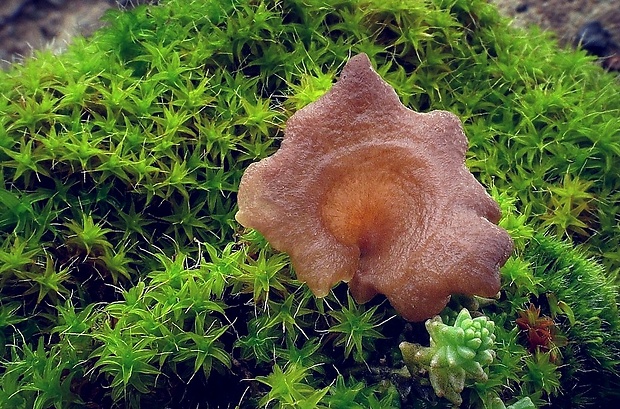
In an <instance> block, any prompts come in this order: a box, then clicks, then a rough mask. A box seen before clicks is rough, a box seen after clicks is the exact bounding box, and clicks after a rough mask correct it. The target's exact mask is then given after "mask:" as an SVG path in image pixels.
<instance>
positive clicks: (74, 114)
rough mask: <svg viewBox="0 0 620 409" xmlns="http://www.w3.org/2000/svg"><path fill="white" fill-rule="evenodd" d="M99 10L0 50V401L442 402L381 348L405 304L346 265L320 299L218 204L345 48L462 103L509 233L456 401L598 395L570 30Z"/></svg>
mask: <svg viewBox="0 0 620 409" xmlns="http://www.w3.org/2000/svg"><path fill="white" fill-rule="evenodd" d="M108 20H109V23H110V24H109V27H108V28H107V29H104V30H102V31H100V32H98V33H96V34H95V35H94V36H93V37H92V38H91V39H89V40H76V42H75V44H74V45H73V46H72V47H71V48H70V50H69V51H68V52H66V53H65V54H63V55H60V56H53V55H51V54H49V53H39V54H38V55H37V56H36V57H35V58H33V59H31V60H29V61H27V62H26V63H25V64H24V65H21V66H15V67H13V68H12V69H11V70H10V71H8V72H4V73H0V178H1V179H2V181H3V182H4V183H3V184H2V185H1V186H0V238H1V240H0V243H1V244H0V283H1V288H0V358H1V360H0V407H2V408H23V407H33V408H41V409H43V408H51V407H54V408H60V407H62V408H74V407H75V408H78V407H85V406H88V407H135V408H137V407H152V408H164V407H170V406H178V407H204V408H206V407H234V406H236V405H239V406H240V407H243V408H250V407H257V406H259V405H260V406H263V405H267V406H268V407H274V408H276V407H277V408H284V407H287V408H292V407H295V408H297V407H313V408H314V407H334V408H336V407H347V408H352V407H364V408H365V407H382V408H384V407H431V406H433V407H437V406H443V407H446V405H448V404H449V403H448V402H447V401H445V400H442V399H439V398H437V397H436V396H435V395H434V393H433V391H432V388H431V386H430V385H429V383H428V379H427V377H426V376H425V374H416V375H415V376H411V374H409V375H407V374H404V373H403V371H402V370H401V369H402V368H403V366H404V364H403V363H402V361H401V358H400V355H399V352H398V344H399V343H400V341H403V340H407V341H411V342H418V343H424V342H428V339H427V337H428V335H427V334H426V331H425V330H424V327H423V325H419V326H410V325H407V324H406V323H405V322H404V321H403V320H401V319H400V318H398V317H396V316H395V315H394V312H393V310H391V309H390V308H389V305H388V304H387V303H385V302H383V303H382V302H381V300H376V302H374V303H372V304H369V305H358V304H356V303H353V302H352V301H350V299H349V297H348V295H347V293H346V287H337V288H336V289H335V290H334V292H333V293H332V294H331V295H330V296H328V298H327V299H325V300H317V299H315V298H314V297H313V296H312V295H311V294H310V292H309V291H308V290H307V289H306V288H305V287H303V286H301V285H300V284H299V283H298V282H297V281H295V274H294V272H293V271H292V270H291V268H290V264H289V262H288V259H287V257H286V256H285V255H283V254H280V253H275V252H274V251H273V250H272V249H270V248H269V246H268V245H267V244H266V243H265V241H264V239H263V238H261V237H260V236H258V235H257V234H256V233H255V232H252V231H248V232H246V231H243V230H242V229H241V228H240V226H239V225H238V224H237V223H236V222H235V221H234V217H233V216H234V214H235V212H236V197H235V192H236V190H237V186H238V183H239V180H240V177H241V175H242V173H243V171H244V169H245V168H246V167H247V166H248V165H249V164H250V163H253V162H255V161H257V160H259V159H261V158H264V157H266V156H268V155H269V154H271V153H273V152H274V151H275V150H276V149H277V147H278V145H279V141H280V139H281V137H282V130H283V124H284V121H285V120H286V119H287V118H289V117H290V116H291V115H292V114H293V113H294V112H296V111H297V110H298V109H300V108H302V107H304V106H305V105H307V104H308V103H309V102H311V101H314V100H316V99H317V98H318V97H319V96H321V95H322V94H323V93H324V92H325V91H326V90H327V89H329V88H330V87H331V84H332V83H333V81H334V80H335V77H336V75H337V73H338V72H339V71H340V69H341V67H342V66H343V64H344V63H345V62H346V61H347V60H348V59H349V57H350V56H351V55H354V54H357V53H360V52H365V53H366V54H368V55H369V56H370V58H371V60H372V62H373V65H374V66H375V67H376V68H377V71H378V72H379V73H380V74H381V76H382V77H383V78H385V79H386V81H387V82H389V83H390V85H392V86H393V87H394V88H395V89H396V91H397V93H398V94H399V97H400V98H401V100H402V101H403V103H404V104H405V105H407V106H408V107H410V108H412V109H414V110H416V111H423V112H424V111H429V110H434V109H443V110H448V111H451V112H453V113H454V114H456V115H457V116H459V117H460V118H461V119H462V120H463V122H464V124H465V132H466V134H467V136H468V139H469V143H470V148H469V151H468V160H467V164H468V166H469V168H470V170H472V172H473V173H474V174H475V175H476V177H477V178H478V179H479V180H480V182H481V183H482V184H483V185H484V186H486V187H487V188H488V189H489V190H490V191H491V192H492V193H493V195H494V196H495V197H496V198H497V199H498V200H499V201H500V203H503V208H504V219H503V220H502V222H501V224H502V226H504V227H505V228H506V229H507V230H509V231H510V233H511V235H512V236H513V238H514V239H515V243H516V244H517V252H516V254H515V256H514V257H513V258H512V259H511V260H509V262H508V263H507V265H506V267H505V268H504V270H503V272H502V274H503V278H504V284H503V290H502V296H501V298H500V299H499V301H498V302H496V303H494V304H491V305H490V306H487V307H485V308H483V309H481V310H480V311H478V312H477V313H483V314H485V315H487V316H489V317H490V318H491V319H492V320H493V321H494V322H495V326H496V337H497V338H496V352H497V354H496V359H495V360H494V363H493V364H492V365H490V366H489V368H488V371H489V373H488V380H487V381H486V382H484V383H482V382H479V383H471V384H468V385H466V388H465V390H464V392H463V398H464V399H463V401H464V403H463V405H464V406H467V405H468V406H470V407H483V405H487V404H488V405H487V407H489V405H490V404H491V403H492V402H497V399H500V400H501V401H503V402H505V403H506V404H510V403H513V402H517V401H519V399H521V398H523V397H529V398H530V399H531V400H532V402H534V403H535V404H536V405H538V406H542V405H544V404H545V403H546V402H548V401H552V402H559V403H561V404H565V405H568V406H570V405H572V406H573V407H587V406H588V405H590V406H592V405H594V406H604V405H605V403H606V402H614V400H613V399H616V398H617V396H616V395H614V394H617V392H614V391H617V390H618V385H619V381H618V374H617V369H616V368H617V365H616V364H617V359H618V358H617V357H618V355H617V345H618V323H617V320H614V318H613V316H614V311H616V312H615V313H616V315H617V310H614V308H616V303H617V291H616V286H615V284H614V281H613V280H614V275H615V274H616V272H617V269H618V266H619V265H620V264H619V260H620V258H619V255H620V253H618V248H620V247H619V244H620V239H619V237H620V236H619V235H618V234H617V229H618V219H619V218H618V203H619V195H620V193H619V192H620V182H619V181H620V178H619V177H618V176H619V172H620V167H618V166H617V164H618V163H619V155H620V139H619V131H618V130H619V129H620V115H618V114H619V109H620V102H619V100H618V97H617V96H618V94H619V92H618V91H619V85H618V83H617V80H616V79H615V78H614V77H612V76H611V75H609V74H606V73H604V72H603V71H602V70H601V69H600V68H598V67H596V66H595V65H593V64H591V59H590V58H589V57H586V56H585V54H584V53H581V52H579V53H574V52H570V51H565V50H560V49H558V48H557V46H556V44H555V42H554V41H552V40H550V39H549V38H548V36H546V35H543V34H541V33H536V32H534V33H524V32H520V31H514V30H511V29H509V28H507V25H506V23H505V22H504V21H502V20H501V19H500V18H499V17H498V15H497V12H496V11H495V9H494V8H493V7H492V6H490V5H488V4H487V3H486V2H485V1H482V0H480V1H478V0H476V1H460V0H451V1H448V0H443V1H442V0H433V1H411V2H407V3H404V2H402V1H390V0H387V1H386V0H382V1H354V0H338V1H330V2H326V1H322V0H321V1H319V0H303V1H295V0H287V1H267V0H265V1H247V0H246V1H240V0H236V1H232V0H231V1H226V0H213V1H185V0H169V1H163V2H162V4H161V5H159V6H149V7H146V6H142V7H140V8H137V9H135V10H134V11H132V12H129V13H114V14H110V15H109V18H108ZM533 230H537V231H540V232H545V233H546V234H547V235H548V236H556V237H558V238H563V239H568V240H571V241H573V242H574V243H577V244H580V245H581V246H582V248H583V250H582V252H586V253H585V254H587V255H588V257H590V256H595V257H597V258H599V259H600V260H602V262H603V263H604V265H605V266H606V270H605V269H603V268H602V267H600V266H598V264H596V263H594V262H592V261H588V260H587V257H585V256H581V255H578V256H574V257H578V260H581V261H578V262H577V261H575V262H574V263H573V262H572V261H570V260H573V259H572V258H571V257H573V256H572V254H573V249H572V247H571V245H568V244H557V242H556V241H555V240H554V239H544V240H550V243H551V244H548V245H545V244H544V243H546V242H545V241H541V240H538V239H533V237H534V234H533ZM536 237H538V236H536ZM541 237H542V236H541ZM540 243H542V244H540ZM565 254H570V256H566V257H568V258H566V260H569V261H566V263H567V264H562V263H564V262H562V263H560V262H559V261H558V262H554V261H553V260H564V259H565ZM579 254H581V253H579ZM580 263H581V264H580ZM582 264H583V265H582ZM551 265H553V266H557V269H558V271H563V272H562V273H561V274H557V275H552V278H549V279H548V278H547V275H546V274H547V273H546V271H547V269H549V268H551V267H549V266H551ZM386 268H389V266H386ZM554 268H555V267H554ZM579 271H583V273H582V274H581V275H580V274H578V273H577V272H579ZM553 277H555V278H553ZM580 277H581V279H582V280H580ZM562 280H565V281H562ZM584 283H590V284H587V285H585V284H584ZM554 297H555V298H554ZM549 300H551V301H549ZM529 302H533V303H535V304H536V305H539V306H541V307H542V313H543V314H545V315H546V316H548V317H550V318H551V319H553V321H554V322H555V325H556V326H557V329H558V333H559V334H561V335H563V336H564V337H565V338H566V339H567V340H568V343H567V344H565V345H563V346H559V344H561V343H560V342H558V345H556V346H557V347H558V348H560V354H559V355H561V358H557V359H561V360H560V361H557V360H556V361H554V360H553V359H551V358H552V357H551V354H550V352H549V351H546V352H545V351H541V352H540V353H536V352H531V351H528V343H527V337H526V335H525V334H523V333H520V332H519V330H518V329H517V326H516V324H515V321H514V320H515V319H516V318H518V317H519V312H520V311H522V310H524V309H527V307H528V305H529ZM460 307H461V305H458V303H457V302H456V301H454V302H453V304H452V305H450V306H449V307H448V308H447V309H446V310H445V311H444V313H442V315H443V318H444V322H446V323H449V324H450V325H451V324H452V322H453V320H454V319H455V317H456V313H455V311H459V310H460ZM471 309H472V311H473V310H474V309H475V308H473V307H471ZM616 318H617V316H616ZM450 320H452V322H451V321H450ZM558 339H559V338H558ZM559 355H555V356H556V357H558V356H559ZM596 371H601V373H602V374H603V380H604V387H598V384H596V385H597V387H594V386H593V387H592V388H590V387H588V385H595V384H594V383H593V382H594V380H593V379H592V378H589V377H588V376H587V375H586V374H589V373H592V372H596ZM560 375H561V376H560ZM573 375H574V376H573ZM571 379H572V381H571ZM574 379H579V380H581V381H583V382H581V381H580V382H581V383H579V385H578V386H576V385H577V384H575V383H574ZM589 382H590V383H589ZM580 385H585V386H583V387H582V386H580ZM222 391H226V393H222ZM567 402H568V403H567ZM568 406H565V407H568Z"/></svg>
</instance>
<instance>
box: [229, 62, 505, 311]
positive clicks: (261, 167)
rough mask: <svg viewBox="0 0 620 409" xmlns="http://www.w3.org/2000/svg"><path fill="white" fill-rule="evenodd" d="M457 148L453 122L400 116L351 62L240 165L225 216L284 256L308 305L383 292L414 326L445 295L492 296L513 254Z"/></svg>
mask: <svg viewBox="0 0 620 409" xmlns="http://www.w3.org/2000/svg"><path fill="white" fill-rule="evenodd" d="M466 149H467V140H466V138H465V135H464V133H463V130H462V127H461V122H460V120H459V119H458V118H457V117H456V116H455V115H453V114H451V113H449V112H445V111H433V112H430V113H417V112H414V111H412V110H410V109H408V108H406V107H405V106H404V105H402V104H401V102H400V100H399V99H398V96H397V95H396V92H395V91H394V89H393V88H392V87H390V86H389V85H388V84H387V83H386V82H385V81H383V80H382V79H381V78H380V77H379V75H378V74H377V73H376V72H375V71H374V70H373V69H372V66H371V64H370V60H369V59H368V57H367V56H366V55H365V54H360V55H357V56H355V57H353V58H352V59H351V60H350V61H349V62H348V64H347V65H346V66H345V67H344V69H343V71H342V74H341V76H340V80H339V81H338V82H337V83H336V84H334V86H333V87H332V89H331V90H330V91H328V92H327V93H326V94H325V95H324V96H323V97H321V98H320V99H319V100H317V101H316V102H314V103H312V104H310V105H308V106H307V107H305V108H303V109H301V110H300V111H298V112H297V113H295V114H294V115H293V116H292V117H291V118H290V119H289V120H288V122H287V124H286V131H285V136H284V140H283V141H282V145H281V147H280V149H279V150H278V151H277V152H276V153H275V154H274V155H272V156H270V157H268V158H266V159H264V160H261V161H260V162H258V163H254V164H252V165H250V166H249V167H248V169H247V170H246V172H245V174H244V175H243V178H242V180H241V184H240V186H239V194H238V204H239V212H238V213H237V215H236V218H237V220H238V221H239V223H241V224H242V225H244V226H246V227H252V228H254V229H256V230H258V231H259V232H261V233H262V234H263V235H264V236H265V237H266V238H267V240H269V242H270V243H271V244H272V245H273V247H274V248H276V249H278V250H282V251H285V252H287V253H288V254H289V255H290V257H291V261H292V264H293V267H294V268H295V271H296V272H297V276H298V278H299V279H300V280H301V281H305V282H306V283H307V284H308V286H309V287H310V288H311V289H312V291H313V292H314V293H315V294H316V295H317V296H325V295H326V294H327V293H328V292H329V291H330V289H331V288H332V286H334V285H335V284H336V283H338V282H339V281H341V280H342V281H348V282H349V286H350V288H351V292H352V294H353V296H354V298H355V299H356V300H357V301H358V302H366V301H368V300H370V299H371V298H372V297H373V296H374V295H376V294H377V293H381V294H385V296H386V297H387V298H388V300H389V301H390V303H391V304H392V306H393V307H394V308H395V309H396V310H397V311H398V312H399V313H400V314H401V315H402V316H403V317H404V318H405V319H408V320H411V321H420V320H424V319H426V318H429V317H431V316H433V315H435V314H437V313H439V312H440V311H441V310H442V309H443V308H444V307H445V305H446V303H447V301H448V300H449V297H450V294H456V293H458V294H469V295H473V294H475V295H481V296H494V295H495V294H496V293H497V292H498V291H499V288H500V280H499V272H498V270H499V267H500V266H502V265H503V264H504V263H505V262H506V259H507V258H508V256H509V255H510V252H511V251H512V240H511V239H510V237H509V236H508V234H507V233H506V231H504V230H503V229H501V228H499V227H497V226H496V225H495V224H496V223H497V222H498V220H499V218H500V211H499V207H498V205H497V203H495V201H493V199H492V198H491V197H490V196H489V195H488V194H487V193H486V192H485V190H484V188H483V187H482V186H481V185H480V184H479V183H478V182H477V181H476V179H475V178H474V177H473V175H472V174H471V173H470V172H469V171H468V170H467V168H466V167H465V151H466Z"/></svg>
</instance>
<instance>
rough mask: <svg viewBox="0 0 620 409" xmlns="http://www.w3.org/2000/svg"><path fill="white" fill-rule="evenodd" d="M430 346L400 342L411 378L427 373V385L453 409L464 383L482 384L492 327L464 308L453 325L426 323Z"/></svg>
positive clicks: (490, 349)
mask: <svg viewBox="0 0 620 409" xmlns="http://www.w3.org/2000/svg"><path fill="white" fill-rule="evenodd" d="M426 329H427V331H428V333H429V334H430V336H431V340H430V346H429V347H424V346H421V345H419V344H413V343H409V342H403V343H401V344H400V350H401V352H402V354H403V358H404V360H405V363H406V364H407V367H408V368H409V371H410V372H411V374H412V375H415V374H416V373H418V372H420V370H422V371H428V374H429V378H430V381H431V385H432V386H433V389H434V390H435V393H436V394H437V396H439V397H445V398H446V399H448V400H450V401H451V402H452V403H454V404H455V405H460V404H461V403H462V402H463V400H462V398H461V392H462V391H463V389H465V382H466V381H467V380H474V381H480V382H484V381H486V380H487V379H488V375H487V374H486V372H485V369H484V368H485V367H487V366H488V365H489V364H491V362H493V358H494V357H495V351H494V350H493V345H494V342H495V334H494V330H495V323H494V322H493V321H491V320H489V319H488V318H487V317H485V316H480V317H476V318H472V317H471V315H470V314H469V311H468V310H467V309H465V308H463V309H462V310H461V312H460V313H459V314H458V315H457V317H456V321H455V322H454V325H447V324H444V322H443V320H442V319H441V317H440V316H436V317H435V318H433V319H430V320H427V321H426Z"/></svg>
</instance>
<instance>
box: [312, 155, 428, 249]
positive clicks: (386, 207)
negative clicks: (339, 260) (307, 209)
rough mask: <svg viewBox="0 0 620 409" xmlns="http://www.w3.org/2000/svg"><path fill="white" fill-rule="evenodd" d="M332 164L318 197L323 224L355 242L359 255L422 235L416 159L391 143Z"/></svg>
mask: <svg viewBox="0 0 620 409" xmlns="http://www.w3.org/2000/svg"><path fill="white" fill-rule="evenodd" d="M337 163H338V165H337V166H333V167H331V169H330V170H329V172H327V173H328V174H329V177H328V178H326V179H327V183H328V184H329V185H328V187H327V189H326V190H325V193H324V194H325V196H324V198H323V200H322V201H321V203H322V208H321V218H322V222H323V224H324V226H325V227H326V228H327V229H328V231H329V232H330V233H331V234H332V235H333V236H334V237H335V238H336V240H338V241H339V242H340V243H342V244H345V245H348V246H357V247H358V248H359V250H360V257H361V258H362V259H363V258H366V257H370V258H372V257H373V256H376V255H378V254H382V253H383V254H385V253H384V252H385V251H389V249H390V247H392V246H395V245H398V243H399V242H400V241H401V240H403V239H404V240H416V241H418V240H421V239H422V237H421V233H422V231H423V230H424V226H425V225H426V222H425V219H426V218H427V216H428V213H429V212H430V211H431V209H429V208H428V203H429V201H428V200H426V199H427V198H425V195H428V193H423V192H424V191H427V192H428V189H423V188H420V187H421V186H420V185H421V183H420V179H419V173H420V172H421V171H423V169H425V168H426V166H424V165H423V164H422V163H421V161H420V160H419V159H417V160H416V159H415V158H412V155H411V153H410V152H407V150H404V149H403V148H402V147H390V148H379V149H373V150H366V151H365V152H363V151H361V152H356V153H355V154H351V155H346V156H344V157H341V158H340V160H339V161H338V162H337ZM386 165H387V166H386ZM412 182H413V183H412ZM407 202H409V203H411V202H413V204H414V205H413V206H411V205H405V203H407ZM411 244H412V243H411V242H410V243H409V244H408V246H409V248H410V249H412V248H415V246H411Z"/></svg>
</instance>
